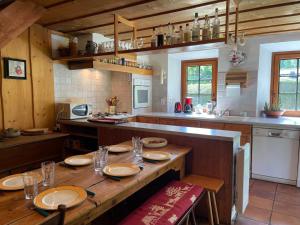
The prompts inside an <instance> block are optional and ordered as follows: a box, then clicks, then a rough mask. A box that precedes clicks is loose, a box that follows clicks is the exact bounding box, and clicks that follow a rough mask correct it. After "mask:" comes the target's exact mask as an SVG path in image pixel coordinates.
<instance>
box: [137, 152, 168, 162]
mask: <svg viewBox="0 0 300 225" xmlns="http://www.w3.org/2000/svg"><path fill="white" fill-rule="evenodd" d="M143 158H144V159H150V160H156V161H164V160H169V159H171V154H170V153H168V152H161V151H145V152H144V153H143Z"/></svg>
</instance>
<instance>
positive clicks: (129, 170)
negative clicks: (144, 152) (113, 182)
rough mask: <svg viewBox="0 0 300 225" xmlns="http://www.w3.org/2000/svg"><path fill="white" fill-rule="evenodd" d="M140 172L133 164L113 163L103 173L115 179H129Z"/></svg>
mask: <svg viewBox="0 0 300 225" xmlns="http://www.w3.org/2000/svg"><path fill="white" fill-rule="evenodd" d="M139 172H140V168H139V167H138V166H137V165H136V164H133V163H113V164H110V165H107V166H105V167H104V169H103V173H105V174H106V175H109V176H114V177H127V176H132V175H135V174H137V173H139Z"/></svg>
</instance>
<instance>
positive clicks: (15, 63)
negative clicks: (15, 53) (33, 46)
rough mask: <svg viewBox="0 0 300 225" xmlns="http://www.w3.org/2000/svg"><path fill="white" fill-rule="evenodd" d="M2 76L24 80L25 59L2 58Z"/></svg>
mask: <svg viewBox="0 0 300 225" xmlns="http://www.w3.org/2000/svg"><path fill="white" fill-rule="evenodd" d="M3 60H4V78H6V79H22V80H26V60H22V59H13V58H3Z"/></svg>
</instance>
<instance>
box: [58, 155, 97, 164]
mask: <svg viewBox="0 0 300 225" xmlns="http://www.w3.org/2000/svg"><path fill="white" fill-rule="evenodd" d="M64 162H65V163H66V164H68V165H71V166H86V165H89V164H91V163H92V162H93V159H92V156H90V155H75V156H71V157H68V158H66V159H65V161H64Z"/></svg>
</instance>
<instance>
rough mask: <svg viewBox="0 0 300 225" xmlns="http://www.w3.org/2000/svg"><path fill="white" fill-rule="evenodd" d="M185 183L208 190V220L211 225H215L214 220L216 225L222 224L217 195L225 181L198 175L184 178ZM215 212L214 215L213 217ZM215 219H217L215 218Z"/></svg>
mask: <svg viewBox="0 0 300 225" xmlns="http://www.w3.org/2000/svg"><path fill="white" fill-rule="evenodd" d="M182 181H183V182H186V183H190V184H195V185H198V186H201V187H203V188H204V189H206V190H207V203H208V218H209V221H210V224H211V225H214V219H215V220H216V224H220V220H219V213H218V207H217V202H216V193H218V192H219V191H220V189H221V188H222V187H223V185H224V181H223V180H220V179H216V178H210V177H205V176H198V175H189V176H186V177H184V178H183V180H182ZM213 211H214V215H213ZM214 217H215V218H214Z"/></svg>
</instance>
